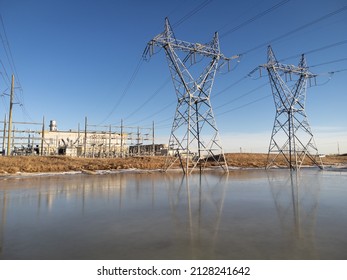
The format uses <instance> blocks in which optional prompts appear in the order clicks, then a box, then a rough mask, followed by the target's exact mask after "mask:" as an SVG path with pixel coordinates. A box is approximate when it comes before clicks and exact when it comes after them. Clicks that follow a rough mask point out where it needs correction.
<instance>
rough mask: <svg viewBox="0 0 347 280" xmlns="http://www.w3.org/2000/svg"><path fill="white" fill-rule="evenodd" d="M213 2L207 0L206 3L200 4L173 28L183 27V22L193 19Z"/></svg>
mask: <svg viewBox="0 0 347 280" xmlns="http://www.w3.org/2000/svg"><path fill="white" fill-rule="evenodd" d="M212 1H213V0H205V1H204V2H202V3H200V4H199V5H198V6H196V7H195V8H194V9H193V10H191V11H190V12H188V13H187V14H186V15H184V16H183V17H182V18H181V19H179V20H178V21H176V22H175V23H174V24H173V25H172V27H177V26H179V25H181V24H182V23H183V22H185V21H186V20H187V19H189V18H191V17H192V16H193V15H195V14H196V13H197V12H199V11H200V10H202V9H203V8H204V7H206V6H207V5H208V4H210V3H211V2H212Z"/></svg>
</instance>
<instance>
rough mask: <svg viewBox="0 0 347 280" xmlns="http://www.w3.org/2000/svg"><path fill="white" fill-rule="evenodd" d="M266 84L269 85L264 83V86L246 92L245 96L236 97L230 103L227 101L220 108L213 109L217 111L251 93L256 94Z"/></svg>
mask: <svg viewBox="0 0 347 280" xmlns="http://www.w3.org/2000/svg"><path fill="white" fill-rule="evenodd" d="M268 84H269V82H267V83H265V84H262V85H260V86H258V87H256V88H254V89H252V90H250V91H248V92H246V93H245V94H242V95H240V96H238V97H236V98H234V99H232V100H230V101H228V102H225V103H223V104H222V105H220V106H217V107H215V109H216V110H217V109H219V108H222V107H224V106H227V105H229V104H231V103H233V102H235V101H237V100H240V99H242V98H244V97H246V96H247V95H250V94H251V93H254V92H256V91H257V90H258V89H261V88H263V87H265V86H267V85H268Z"/></svg>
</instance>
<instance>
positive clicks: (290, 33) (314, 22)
mask: <svg viewBox="0 0 347 280" xmlns="http://www.w3.org/2000/svg"><path fill="white" fill-rule="evenodd" d="M345 10H347V6H343V7H342V8H340V9H337V10H335V11H333V12H330V13H328V14H326V15H324V16H322V17H319V18H318V19H315V20H313V21H311V22H309V23H306V24H304V25H301V26H299V27H297V28H295V29H293V30H291V31H289V32H287V33H285V34H283V35H281V36H278V37H276V38H274V39H272V40H270V41H267V42H265V43H262V44H260V45H257V46H255V47H253V48H251V49H249V50H247V51H245V52H243V53H241V54H240V55H245V54H248V53H250V52H252V51H255V50H257V49H259V48H262V47H264V46H268V45H270V44H271V43H274V42H276V41H279V40H281V39H283V38H285V37H288V36H289V35H292V34H294V33H296V32H298V31H301V30H303V29H305V28H307V27H309V26H311V25H314V24H316V23H318V22H320V21H323V20H325V19H327V18H329V17H332V16H335V15H337V14H339V13H341V12H343V11H345Z"/></svg>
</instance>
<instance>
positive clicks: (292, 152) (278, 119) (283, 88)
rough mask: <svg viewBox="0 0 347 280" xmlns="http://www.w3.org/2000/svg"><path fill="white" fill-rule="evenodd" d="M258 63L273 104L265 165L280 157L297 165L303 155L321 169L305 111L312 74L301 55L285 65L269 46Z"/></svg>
mask: <svg viewBox="0 0 347 280" xmlns="http://www.w3.org/2000/svg"><path fill="white" fill-rule="evenodd" d="M260 67H262V68H265V69H266V70H267V72H268V76H269V79H270V84H271V89H272V94H273V99H274V102H275V107H276V116H275V122H274V126H273V130H272V135H271V140H270V145H269V151H268V160H267V167H266V168H270V167H271V166H273V165H274V164H276V161H278V160H279V159H280V158H282V159H284V160H285V162H286V163H287V165H288V167H289V168H291V169H300V167H301V166H302V164H303V163H304V160H305V159H308V160H309V161H310V162H312V163H313V164H315V165H317V166H318V167H319V168H321V169H323V164H322V160H321V158H320V157H319V154H318V149H317V147H316V144H315V141H314V138H313V134H312V131H311V128H310V125H309V123H308V120H307V115H306V112H305V101H306V89H307V86H308V84H311V80H312V79H313V80H315V77H316V75H315V74H312V73H311V72H310V71H309V70H308V67H307V64H306V59H305V56H304V55H302V56H301V59H300V62H299V64H298V66H294V65H285V64H282V63H279V62H278V61H277V59H276V57H275V55H274V53H273V50H272V48H271V46H269V47H268V61H267V64H264V65H261V66H260Z"/></svg>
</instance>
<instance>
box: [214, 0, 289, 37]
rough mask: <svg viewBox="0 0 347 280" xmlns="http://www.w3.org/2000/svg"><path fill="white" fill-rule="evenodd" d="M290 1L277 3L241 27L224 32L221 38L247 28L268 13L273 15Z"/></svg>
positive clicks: (285, 0)
mask: <svg viewBox="0 0 347 280" xmlns="http://www.w3.org/2000/svg"><path fill="white" fill-rule="evenodd" d="M289 1H290V0H283V1H281V2H279V3H277V4H276V5H274V6H272V7H271V8H269V9H267V10H265V11H263V12H261V13H259V14H257V15H255V16H254V17H252V18H250V19H248V20H246V21H244V22H243V23H241V24H239V25H237V26H235V27H233V28H231V29H229V30H228V31H226V32H224V33H223V34H221V36H220V38H223V37H225V36H227V35H229V34H230V33H232V32H235V31H236V30H239V29H240V28H242V27H244V26H246V25H247V24H250V23H252V22H253V21H255V20H257V19H259V18H261V17H263V16H265V15H267V14H268V13H271V12H272V11H274V10H276V9H277V8H279V7H281V6H283V5H285V4H287V3H288V2H289Z"/></svg>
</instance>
